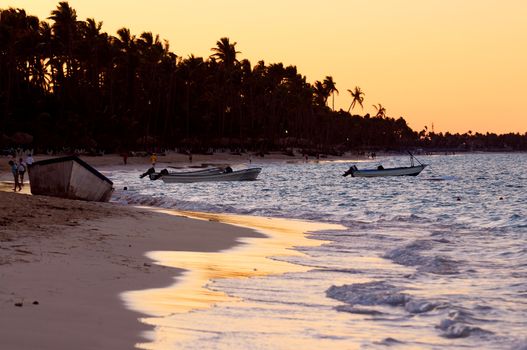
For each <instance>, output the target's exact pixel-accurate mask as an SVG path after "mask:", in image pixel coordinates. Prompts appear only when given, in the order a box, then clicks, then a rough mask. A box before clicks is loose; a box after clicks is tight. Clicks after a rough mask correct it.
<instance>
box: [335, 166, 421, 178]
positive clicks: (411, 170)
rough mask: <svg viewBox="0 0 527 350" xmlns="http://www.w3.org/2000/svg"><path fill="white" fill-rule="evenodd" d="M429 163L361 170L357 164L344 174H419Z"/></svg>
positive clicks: (359, 175)
mask: <svg viewBox="0 0 527 350" xmlns="http://www.w3.org/2000/svg"><path fill="white" fill-rule="evenodd" d="M426 166H427V164H420V165H414V166H408V167H399V168H386V169H385V168H377V169H363V170H359V169H358V168H357V167H356V166H352V167H350V168H349V170H348V171H346V172H345V173H344V174H343V175H342V176H348V175H351V176H352V177H380V176H417V175H419V173H420V172H421V171H423V169H424V168H426Z"/></svg>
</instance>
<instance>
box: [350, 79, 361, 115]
mask: <svg viewBox="0 0 527 350" xmlns="http://www.w3.org/2000/svg"><path fill="white" fill-rule="evenodd" d="M348 92H349V93H350V95H351V97H352V98H353V100H352V101H351V104H350V106H349V108H348V113H349V112H350V111H351V110H352V109H353V108H354V107H355V105H356V104H357V103H358V104H359V105H360V107H361V108H364V106H363V105H362V102H363V101H364V92H362V90H361V89H360V87H358V86H355V89H353V91H352V90H350V89H348Z"/></svg>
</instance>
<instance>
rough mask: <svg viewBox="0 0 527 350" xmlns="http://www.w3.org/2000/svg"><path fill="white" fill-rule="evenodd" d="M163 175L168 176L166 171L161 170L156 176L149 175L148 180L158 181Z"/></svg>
mask: <svg viewBox="0 0 527 350" xmlns="http://www.w3.org/2000/svg"><path fill="white" fill-rule="evenodd" d="M163 175H168V170H166V169H163V170H161V171H160V172H158V173H157V174H156V173H154V174H150V180H157V179H160V178H161V177H163Z"/></svg>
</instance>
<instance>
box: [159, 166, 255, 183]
mask: <svg viewBox="0 0 527 350" xmlns="http://www.w3.org/2000/svg"><path fill="white" fill-rule="evenodd" d="M261 171H262V169H261V168H251V169H244V170H238V171H233V172H230V173H226V172H223V173H202V174H188V175H183V174H177V175H173V174H168V175H163V176H162V177H161V180H163V181H164V182H166V183H191V182H210V181H254V180H256V178H257V177H258V175H259V174H260V172H261Z"/></svg>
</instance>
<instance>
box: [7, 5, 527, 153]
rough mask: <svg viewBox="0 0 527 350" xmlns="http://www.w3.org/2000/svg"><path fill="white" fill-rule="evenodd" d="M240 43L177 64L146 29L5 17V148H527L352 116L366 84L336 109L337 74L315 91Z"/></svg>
mask: <svg viewBox="0 0 527 350" xmlns="http://www.w3.org/2000/svg"><path fill="white" fill-rule="evenodd" d="M236 45H237V43H236V42H232V41H231V40H230V39H229V38H221V39H219V40H218V41H217V43H216V45H215V46H214V47H212V48H211V55H210V56H209V57H206V58H203V57H195V56H194V55H190V56H188V57H182V56H178V55H177V54H176V53H174V52H172V51H170V46H169V43H168V41H165V40H161V39H160V38H159V36H158V35H153V34H152V33H151V32H143V33H141V34H140V35H138V36H136V35H133V34H132V33H131V32H130V30H129V29H127V28H121V29H119V30H118V31H117V33H116V35H109V34H108V33H105V32H103V31H102V22H98V21H96V20H95V19H93V18H88V19H86V20H84V21H83V20H79V19H78V18H77V15H76V11H75V10H74V9H73V8H72V7H71V6H70V5H69V4H68V3H67V2H60V3H59V4H58V6H57V7H56V9H54V10H53V11H51V13H50V16H49V17H48V18H47V19H46V20H40V19H39V18H37V17H35V16H32V15H28V14H27V13H26V12H25V10H23V9H14V8H9V9H3V10H0V137H1V139H0V143H2V146H4V147H5V146H9V145H13V144H24V143H25V144H31V145H32V146H33V147H36V148H37V149H46V148H61V147H66V146H68V147H75V148H86V149H104V150H107V151H119V150H125V149H126V150H133V149H145V150H152V149H158V148H173V147H185V148H187V149H194V150H199V149H206V148H210V147H238V148H243V149H248V150H256V151H258V150H272V149H284V148H291V147H299V148H303V149H312V150H336V151H345V150H364V149H404V148H409V147H440V148H441V147H443V148H460V147H474V146H476V147H478V145H481V144H483V145H485V146H486V147H495V148H503V147H508V148H510V149H527V142H526V140H527V134H525V135H520V134H508V135H495V134H487V135H480V134H477V135H472V134H463V135H459V134H455V135H451V134H449V133H447V134H442V133H439V134H436V133H433V132H428V131H427V130H423V131H420V132H416V131H414V130H412V129H411V128H410V127H409V126H408V125H407V123H406V121H405V120H404V118H402V117H399V118H397V119H396V118H392V117H389V116H388V115H387V112H386V108H385V107H383V106H382V105H381V104H375V105H374V107H375V109H376V114H375V115H371V116H370V115H369V114H366V115H359V114H355V113H354V110H356V109H358V107H359V106H360V107H363V103H364V92H363V91H362V90H361V89H360V87H355V88H354V89H348V90H347V92H348V93H349V98H350V105H349V108H348V110H347V111H344V110H342V109H341V110H338V111H337V110H335V108H334V94H335V93H338V92H339V91H338V89H337V88H336V83H335V82H334V81H333V78H332V77H331V76H327V77H325V78H324V79H322V80H321V81H315V82H314V83H309V82H308V81H306V77H305V76H303V75H302V74H301V73H299V72H298V70H297V68H296V67H295V66H284V65H283V64H282V63H271V64H266V63H265V62H264V61H259V62H257V63H256V64H252V63H251V62H250V61H249V60H247V59H242V60H240V59H239V54H240V52H239V51H237V46H236ZM330 98H331V99H330ZM476 136H477V137H476ZM476 141H478V142H476Z"/></svg>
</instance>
